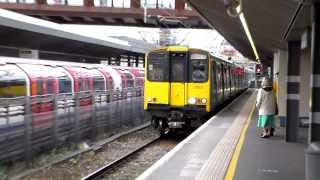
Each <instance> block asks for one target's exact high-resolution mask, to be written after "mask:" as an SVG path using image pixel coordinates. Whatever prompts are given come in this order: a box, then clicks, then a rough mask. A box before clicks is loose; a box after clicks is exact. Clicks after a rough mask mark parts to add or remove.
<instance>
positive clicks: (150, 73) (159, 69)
mask: <svg viewBox="0 0 320 180" xmlns="http://www.w3.org/2000/svg"><path fill="white" fill-rule="evenodd" d="M147 78H148V80H149V81H169V59H168V53H167V52H152V53H150V54H149V56H148V64H147Z"/></svg>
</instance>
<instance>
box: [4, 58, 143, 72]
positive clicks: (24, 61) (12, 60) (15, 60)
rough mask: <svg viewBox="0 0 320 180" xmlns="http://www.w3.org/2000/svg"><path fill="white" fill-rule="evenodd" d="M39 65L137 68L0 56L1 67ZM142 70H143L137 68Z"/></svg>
mask: <svg viewBox="0 0 320 180" xmlns="http://www.w3.org/2000/svg"><path fill="white" fill-rule="evenodd" d="M17 63H20V64H38V65H47V66H76V67H83V68H87V69H92V68H96V67H107V66H109V67H111V68H123V69H126V70H128V69H130V68H132V69H134V68H135V67H122V66H112V65H104V64H88V63H78V62H66V61H53V60H46V59H27V58H16V57H6V56H0V65H1V64H17ZM137 69H141V68H137Z"/></svg>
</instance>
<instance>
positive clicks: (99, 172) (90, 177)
mask: <svg viewBox="0 0 320 180" xmlns="http://www.w3.org/2000/svg"><path fill="white" fill-rule="evenodd" d="M159 139H160V137H158V138H156V139H154V140H152V141H150V142H148V143H146V144H144V145H142V146H140V147H138V148H136V149H135V150H133V151H131V152H129V153H126V154H125V155H123V156H121V157H120V158H118V159H116V160H114V161H112V162H110V163H108V164H107V165H104V166H102V167H101V168H99V169H98V170H96V171H94V172H92V173H91V174H89V175H87V176H85V177H83V178H81V180H94V179H98V178H100V177H103V175H104V174H106V172H108V171H109V170H111V169H113V168H114V167H115V166H117V165H119V164H121V162H123V161H124V160H125V159H128V158H129V157H131V156H133V155H134V154H136V153H138V152H140V151H142V150H143V149H145V148H146V147H148V146H149V145H151V144H153V143H155V142H157V141H158V140H159Z"/></svg>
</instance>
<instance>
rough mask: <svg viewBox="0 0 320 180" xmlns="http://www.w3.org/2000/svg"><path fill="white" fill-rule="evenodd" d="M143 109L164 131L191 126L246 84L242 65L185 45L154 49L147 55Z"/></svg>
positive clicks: (160, 129) (241, 89) (162, 131)
mask: <svg viewBox="0 0 320 180" xmlns="http://www.w3.org/2000/svg"><path fill="white" fill-rule="evenodd" d="M145 67H146V69H145V72H146V73H145V86H144V93H145V95H144V109H145V110H146V111H147V112H149V113H150V114H151V117H152V124H153V126H154V127H156V128H158V129H159V131H160V133H161V134H162V135H163V134H165V133H166V132H168V131H169V130H170V129H175V128H184V127H189V126H190V124H191V121H193V120H198V119H199V118H201V117H202V116H203V115H205V114H206V113H208V112H212V111H215V110H216V109H217V108H218V107H219V106H220V105H221V104H223V103H224V102H226V101H227V100H229V99H231V98H233V97H235V95H236V94H238V93H240V92H241V91H243V90H244V89H245V88H247V83H245V82H246V81H247V80H246V77H247V76H246V75H245V71H241V72H242V73H240V71H239V69H243V68H242V67H240V66H237V65H235V64H232V63H230V62H227V61H223V60H221V59H219V58H216V57H214V56H212V55H210V53H208V52H206V51H203V50H199V49H193V48H188V47H184V46H168V47H163V48H159V49H155V50H153V51H151V52H149V53H148V54H147V56H146V66H145Z"/></svg>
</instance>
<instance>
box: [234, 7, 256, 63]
mask: <svg viewBox="0 0 320 180" xmlns="http://www.w3.org/2000/svg"><path fill="white" fill-rule="evenodd" d="M237 12H238V13H240V15H239V18H240V21H241V24H242V26H243V29H244V31H245V33H246V35H247V38H248V40H249V42H250V45H251V48H252V50H253V52H254V55H255V57H256V60H257V61H258V62H259V63H260V57H259V54H258V51H257V49H256V46H255V44H254V42H253V39H252V36H251V33H250V30H249V27H248V24H247V21H246V18H245V17H244V14H243V12H242V11H241V7H240V6H238V7H237Z"/></svg>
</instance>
